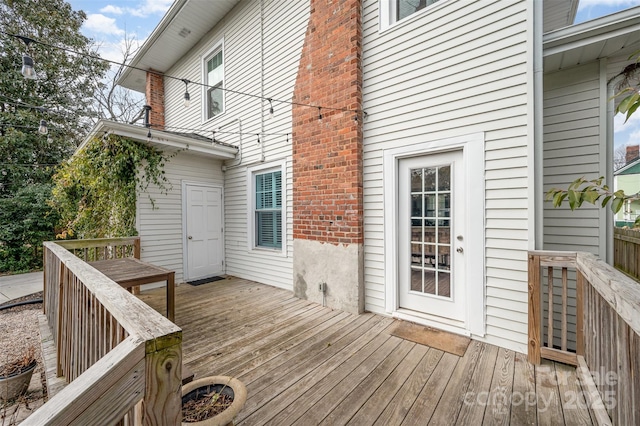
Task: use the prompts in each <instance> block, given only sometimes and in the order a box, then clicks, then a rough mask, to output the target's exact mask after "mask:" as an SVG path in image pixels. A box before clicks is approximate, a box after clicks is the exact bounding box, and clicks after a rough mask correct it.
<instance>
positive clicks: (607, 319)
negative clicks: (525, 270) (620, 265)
mask: <svg viewBox="0 0 640 426" xmlns="http://www.w3.org/2000/svg"><path fill="white" fill-rule="evenodd" d="M555 268H561V269H562V288H563V290H562V291H561V293H562V294H561V298H562V300H563V301H564V300H565V299H566V298H568V294H569V291H570V290H571V291H572V290H573V289H575V304H576V311H575V323H576V347H575V351H571V350H569V349H567V348H565V347H554V341H555V342H557V341H558V340H557V339H555V340H554V335H553V333H554V328H557V325H554V322H553V320H554V319H556V320H557V319H558V318H559V317H562V318H561V322H562V324H565V323H566V320H567V318H568V317H569V313H568V311H567V310H566V308H564V306H565V304H564V303H562V306H563V308H562V310H561V311H560V312H559V310H558V309H557V307H558V306H559V304H558V303H557V302H556V303H553V302H552V303H549V301H550V300H554V293H553V291H554V285H553V284H554V283H556V281H554V278H553V277H554V276H556V277H557V275H555V274H554V270H555ZM545 272H546V274H547V281H548V284H549V287H548V289H547V291H546V293H547V294H546V295H545V292H544V291H543V289H544V288H545V287H544V285H543V278H544V277H543V275H544V273H545ZM573 272H575V281H574V282H571V280H568V279H566V277H567V274H568V273H573ZM569 284H571V285H569ZM555 287H558V286H557V285H556V286H555ZM544 306H546V307H547V312H548V314H547V318H548V323H547V334H546V335H545V334H544V333H543V328H544V326H543V325H542V324H543V322H542V320H543V307H544ZM560 333H561V334H564V333H566V327H565V326H564V325H563V326H561V331H560ZM545 337H546V339H545ZM561 337H562V338H563V340H561V341H564V338H566V336H561ZM543 343H544V345H543ZM556 346H557V345H556ZM562 346H564V344H562ZM528 358H529V362H531V363H533V364H539V363H540V362H541V359H542V358H545V359H550V360H555V361H561V362H567V363H572V364H574V365H577V366H578V367H579V368H578V370H579V373H580V376H581V377H585V380H593V382H595V385H596V388H597V392H598V393H599V397H600V399H601V401H602V402H603V407H604V408H605V409H606V413H605V415H604V417H606V416H607V415H608V416H609V417H610V419H611V421H612V422H613V424H640V411H639V408H638V407H637V406H636V402H637V398H638V395H640V375H638V371H640V286H638V283H637V282H636V281H635V280H633V279H632V278H629V277H628V276H626V275H625V274H624V273H622V272H620V271H618V270H617V269H615V268H613V267H612V266H610V265H608V264H607V263H605V262H603V261H602V260H600V259H598V258H597V257H596V256H594V255H593V254H591V253H584V252H577V253H574V252H548V251H530V252H529V351H528ZM585 370H586V372H585ZM587 373H589V374H587ZM587 393H589V392H587ZM596 414H597V413H596Z"/></svg>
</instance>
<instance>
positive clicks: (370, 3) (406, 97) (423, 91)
mask: <svg viewBox="0 0 640 426" xmlns="http://www.w3.org/2000/svg"><path fill="white" fill-rule="evenodd" d="M379 4H380V1H379V0H365V1H364V19H363V35H364V43H363V48H364V51H363V69H364V109H365V111H366V112H367V113H368V114H369V117H368V119H367V120H366V121H365V125H364V206H365V208H364V215H365V217H364V220H365V303H366V306H365V308H366V309H367V310H369V311H372V312H377V313H385V297H386V295H385V263H384V259H385V244H390V242H389V241H385V235H384V224H383V217H384V215H383V212H384V206H383V179H384V175H386V174H387V173H392V171H388V170H383V166H382V164H383V154H384V150H385V149H391V148H396V147H399V146H408V145H411V144H414V143H419V142H425V141H430V140H438V139H443V138H448V137H453V136H460V135H466V134H472V133H478V132H484V134H485V158H484V162H485V170H486V172H485V198H486V206H485V217H486V230H485V246H486V249H485V250H486V251H485V255H486V289H485V294H486V316H485V318H486V335H485V336H484V337H482V336H475V337H476V338H479V339H482V340H485V341H488V342H491V343H495V344H498V345H500V346H504V347H507V348H512V349H515V350H519V351H525V350H526V342H527V250H528V249H530V248H532V247H531V241H530V238H529V235H530V229H529V217H530V215H532V214H533V210H532V207H533V204H532V198H533V197H532V192H531V190H530V189H529V186H530V185H529V184H528V182H529V174H530V173H531V167H532V161H531V159H530V158H528V157H527V154H528V152H529V149H530V144H531V143H532V140H533V139H532V136H529V135H530V134H531V128H530V127H528V126H529V125H530V123H529V121H528V118H527V114H528V112H529V111H530V110H529V107H528V105H527V102H528V100H529V98H530V96H531V94H530V93H528V87H529V86H528V84H527V78H528V75H529V73H530V69H529V68H528V65H527V62H528V61H529V63H530V60H531V58H532V52H531V46H532V44H531V34H530V33H529V31H528V28H529V27H528V24H527V17H528V16H530V13H531V10H529V8H530V7H532V2H528V1H503V0H499V1H482V2H468V1H453V0H450V1H443V2H440V3H437V4H436V5H435V6H434V7H432V8H429V9H427V10H425V11H423V12H422V13H417V14H416V15H415V16H414V17H413V18H411V19H409V20H407V21H406V22H403V23H400V24H399V25H396V26H394V27H392V28H390V29H389V30H387V31H385V32H384V33H380V32H379V11H378V8H379Z"/></svg>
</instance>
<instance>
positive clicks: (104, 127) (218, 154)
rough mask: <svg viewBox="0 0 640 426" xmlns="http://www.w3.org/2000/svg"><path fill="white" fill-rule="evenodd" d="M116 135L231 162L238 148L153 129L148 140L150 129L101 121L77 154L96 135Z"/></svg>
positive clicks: (162, 147) (173, 150)
mask: <svg viewBox="0 0 640 426" xmlns="http://www.w3.org/2000/svg"><path fill="white" fill-rule="evenodd" d="M106 133H109V134H115V135H118V136H123V137H125V138H128V139H132V140H134V141H138V142H144V143H148V144H150V145H152V146H155V147H157V148H159V149H162V150H163V151H168V152H176V151H183V150H184V151H187V152H190V153H193V154H198V155H199V156H204V157H209V158H213V159H218V160H231V159H234V158H236V154H237V153H238V148H237V147H235V146H232V145H227V144H222V143H218V142H215V143H212V142H205V141H202V140H198V139H195V138H193V137H189V136H186V135H180V134H174V133H169V132H163V131H161V130H156V129H152V130H151V139H149V138H147V135H148V133H149V129H148V128H146V127H142V126H136V125H133V124H126V123H118V122H115V121H110V120H100V121H99V122H98V124H96V125H95V127H94V128H93V130H92V131H91V133H89V136H87V137H86V138H85V139H84V141H83V142H82V144H81V145H80V146H79V147H78V149H77V150H76V152H78V151H80V150H82V149H83V148H84V146H85V145H86V144H87V143H88V142H89V141H90V140H91V139H92V138H93V137H95V136H96V135H102V134H106Z"/></svg>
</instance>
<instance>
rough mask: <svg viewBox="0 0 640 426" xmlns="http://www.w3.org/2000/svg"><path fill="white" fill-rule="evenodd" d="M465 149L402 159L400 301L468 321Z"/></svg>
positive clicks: (412, 308) (432, 313)
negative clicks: (466, 303)
mask: <svg viewBox="0 0 640 426" xmlns="http://www.w3.org/2000/svg"><path fill="white" fill-rule="evenodd" d="M462 162H463V155H462V151H461V150H459V151H451V152H444V153H438V154H431V155H425V156H420V157H412V158H406V159H401V160H399V163H398V173H399V175H398V188H397V190H398V216H397V217H398V244H399V247H398V261H399V265H398V279H399V283H398V305H399V308H401V309H406V310H410V311H415V312H418V313H422V314H427V315H429V316H436V317H441V318H444V319H447V320H454V321H462V322H464V321H465V312H466V310H465V293H466V291H465V288H464V285H465V262H464V258H463V256H465V253H464V247H465V244H464V235H465V229H464V224H465V220H464V219H465V214H466V213H467V212H465V209H464V194H463V190H464V188H463V185H464V184H463V173H464V167H463V164H462Z"/></svg>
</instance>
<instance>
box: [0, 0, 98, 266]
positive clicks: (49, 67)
mask: <svg viewBox="0 0 640 426" xmlns="http://www.w3.org/2000/svg"><path fill="white" fill-rule="evenodd" d="M85 19H86V15H85V14H84V12H82V11H78V12H76V11H73V10H72V8H71V6H70V5H69V4H68V3H66V2H65V1H63V0H40V1H36V0H0V29H1V31H2V32H0V211H8V210H10V209H11V211H14V212H19V211H22V210H21V208H22V207H25V206H26V207H29V206H31V207H34V208H35V207H36V206H34V205H33V203H36V202H38V203H41V200H42V197H41V196H40V195H44V194H45V193H46V191H49V194H50V185H49V184H50V182H51V176H52V174H53V171H54V167H55V166H56V165H58V164H60V163H61V162H62V161H63V160H65V159H66V158H68V157H69V156H70V155H71V154H72V153H73V151H74V150H75V148H76V147H77V146H78V144H79V143H80V141H81V140H82V137H83V136H84V135H86V134H87V132H88V130H89V126H91V124H92V122H93V120H92V117H91V114H92V113H91V111H92V108H91V105H92V103H93V98H94V94H95V90H96V87H95V84H94V82H95V80H96V79H101V78H102V77H103V76H104V75H105V72H106V71H107V68H108V65H107V64H106V63H105V62H104V61H101V60H100V59H95V58H91V57H89V56H90V55H97V54H96V51H95V47H94V46H93V44H92V41H91V40H90V39H88V38H86V37H85V36H83V35H82V34H81V33H80V27H81V25H82V23H83V22H84V20H85ZM13 35H18V36H23V37H28V38H29V39H32V40H35V41H36V42H30V43H28V44H27V43H25V42H24V41H23V40H21V39H20V38H16V37H14V36H13ZM27 41H28V40H27ZM43 43H46V44H43ZM65 49H66V50H65ZM74 52H79V53H81V54H77V53H74ZM24 54H28V55H29V56H31V57H32V58H33V61H34V68H35V71H36V74H37V77H38V78H37V79H35V80H28V79H25V78H24V77H23V76H22V75H21V73H20V69H21V66H22V61H23V58H22V56H23V55H24ZM85 55H86V56H85ZM41 120H46V122H47V125H48V128H49V132H48V135H46V136H45V135H41V134H38V132H37V129H38V126H39V124H40V121H41ZM28 188H29V189H31V188H33V189H34V190H36V188H37V191H36V192H38V194H40V195H39V196H38V197H35V196H26V195H25V194H24V191H25V190H26V189H28ZM32 195H33V194H32ZM16 203H18V204H20V205H16ZM21 203H22V204H21ZM38 207H40V206H38ZM41 213H42V215H43V217H53V216H51V215H49V214H48V213H47V212H45V211H43V212H41ZM16 214H18V213H16ZM19 217H20V216H13V217H11V216H10V217H6V215H5V216H3V222H2V223H0V227H8V226H10V225H11V226H12V225H14V224H15V223H18V222H19V223H22V224H23V226H31V225H30V224H29V222H23V221H16V219H17V218H19ZM9 222H11V223H9ZM14 222H15V223H14ZM11 229H12V232H13V233H15V234H16V235H26V234H25V233H24V232H23V231H24V230H20V229H17V228H11ZM45 234H47V233H40V234H39V235H40V237H39V238H53V237H54V236H55V232H54V230H53V229H52V227H51V229H50V231H49V233H48V234H47V235H45ZM8 238H9V237H8V236H7V234H6V233H3V235H2V237H1V239H0V272H3V271H7V270H9V269H10V267H9V266H8V265H10V264H12V263H13V264H15V263H16V262H15V261H16V260H21V264H23V263H25V262H23V261H22V260H24V259H23V257H24V256H26V253H25V252H24V251H22V250H17V249H15V250H14V248H15V240H13V239H12V242H11V244H9V242H8ZM24 244H25V245H31V244H33V241H32V240H31V239H29V241H27V240H25V241H24ZM2 259H4V261H3V260H2ZM40 262H41V261H40V259H39V256H35V257H34V258H32V259H31V261H30V262H26V263H30V264H31V265H32V267H37V266H38V264H39V263H40Z"/></svg>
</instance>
